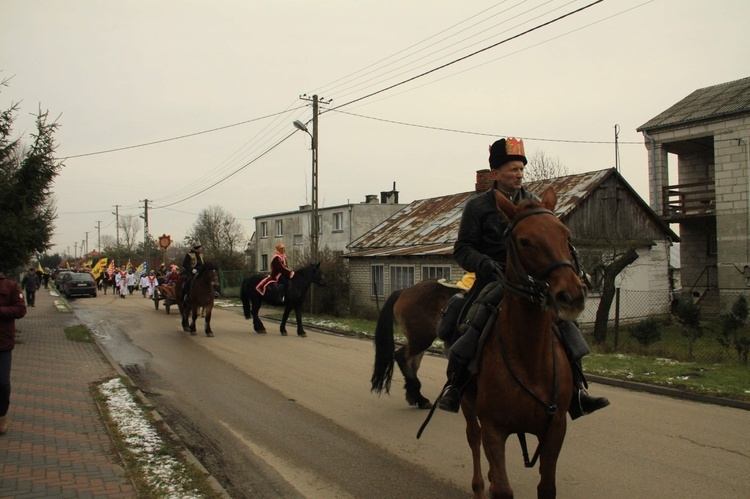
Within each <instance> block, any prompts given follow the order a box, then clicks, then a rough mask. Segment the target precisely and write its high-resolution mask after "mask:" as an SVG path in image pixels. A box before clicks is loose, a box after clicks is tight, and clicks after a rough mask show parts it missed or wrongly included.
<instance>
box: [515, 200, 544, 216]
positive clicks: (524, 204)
mask: <svg viewBox="0 0 750 499" xmlns="http://www.w3.org/2000/svg"><path fill="white" fill-rule="evenodd" d="M541 205H542V204H541V203H540V202H539V201H537V200H536V199H524V200H522V201H521V202H520V203H518V212H519V213H520V212H522V211H526V210H530V209H532V208H539V207H540V206H541Z"/></svg>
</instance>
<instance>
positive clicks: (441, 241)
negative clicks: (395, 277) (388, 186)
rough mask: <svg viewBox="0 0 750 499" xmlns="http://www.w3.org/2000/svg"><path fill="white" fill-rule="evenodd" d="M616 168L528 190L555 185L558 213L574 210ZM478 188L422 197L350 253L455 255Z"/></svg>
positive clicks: (540, 183)
mask: <svg viewBox="0 0 750 499" xmlns="http://www.w3.org/2000/svg"><path fill="white" fill-rule="evenodd" d="M615 173H616V172H615V170H614V169H613V168H610V169H607V170H599V171H594V172H588V173H579V174H576V175H566V176H564V177H558V178H554V179H547V180H540V181H537V182H531V183H529V184H528V185H527V186H526V190H527V191H528V192H532V193H534V194H537V195H538V196H541V195H542V193H543V192H544V191H545V190H546V189H547V188H548V187H552V188H554V189H555V192H556V193H557V205H556V207H555V214H556V215H557V216H558V217H559V218H561V219H563V218H565V217H566V216H567V215H568V214H570V212H572V211H573V210H574V209H575V208H576V207H577V206H578V205H579V204H580V203H581V202H582V201H583V200H584V199H585V198H586V197H588V195H589V194H590V193H591V192H593V190H594V189H595V188H596V186H598V185H599V184H600V183H601V182H602V181H603V180H604V179H605V178H606V177H607V176H609V175H613V174H615ZM475 194H476V193H475V192H473V191H472V192H462V193H460V194H453V195H448V196H440V197H436V198H429V199H420V200H418V201H414V202H412V203H410V204H409V205H408V206H406V207H405V208H404V209H402V210H400V211H398V212H397V213H395V214H394V215H393V216H391V217H390V218H388V219H386V220H385V221H384V222H383V223H381V224H380V225H378V226H377V227H375V228H373V229H372V230H371V231H370V232H368V233H366V234H364V235H363V236H362V237H360V238H359V239H357V240H355V241H354V242H352V243H351V244H350V245H349V248H350V249H351V252H350V253H347V254H346V255H345V256H346V257H347V258H349V257H375V256H378V257H382V256H391V257H394V256H428V255H452V254H453V243H454V242H455V241H456V236H457V235H458V226H459V224H460V222H461V213H462V212H463V209H464V205H465V204H466V201H468V200H469V199H470V198H471V197H472V196H474V195H475Z"/></svg>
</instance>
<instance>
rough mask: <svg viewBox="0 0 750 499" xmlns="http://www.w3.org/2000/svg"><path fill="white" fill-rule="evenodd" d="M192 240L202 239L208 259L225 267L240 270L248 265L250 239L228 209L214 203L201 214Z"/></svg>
mask: <svg viewBox="0 0 750 499" xmlns="http://www.w3.org/2000/svg"><path fill="white" fill-rule="evenodd" d="M188 239H189V241H200V242H201V244H202V245H203V254H204V255H205V258H206V259H209V260H212V261H214V262H216V263H217V264H218V265H219V267H220V268H221V269H223V270H232V269H234V270H237V269H241V268H243V266H244V253H243V251H244V250H245V244H246V242H247V238H246V236H245V230H244V229H243V228H242V225H241V224H240V223H239V222H237V220H236V219H235V218H234V217H233V216H232V215H230V214H229V213H227V212H226V211H225V210H224V208H222V207H221V206H217V205H211V206H209V207H208V208H206V209H204V210H202V211H201V212H200V213H199V214H198V220H196V222H195V224H193V227H192V228H191V229H190V232H189V233H188Z"/></svg>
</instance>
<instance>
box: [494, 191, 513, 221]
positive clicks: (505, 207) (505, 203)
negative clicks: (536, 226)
mask: <svg viewBox="0 0 750 499" xmlns="http://www.w3.org/2000/svg"><path fill="white" fill-rule="evenodd" d="M494 193H495V204H496V205H497V209H498V210H500V211H502V212H503V213H505V216H506V217H508V220H513V219H514V218H515V217H516V213H518V207H517V206H516V205H514V204H513V203H512V202H511V201H510V199H508V198H506V197H505V194H503V193H502V192H500V191H498V190H495V191H494Z"/></svg>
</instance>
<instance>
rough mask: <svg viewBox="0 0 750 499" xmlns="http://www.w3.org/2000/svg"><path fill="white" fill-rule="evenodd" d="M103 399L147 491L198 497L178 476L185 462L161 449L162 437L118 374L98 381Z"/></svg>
mask: <svg viewBox="0 0 750 499" xmlns="http://www.w3.org/2000/svg"><path fill="white" fill-rule="evenodd" d="M99 391H100V392H101V393H102V395H103V396H104V397H105V399H106V404H107V409H108V410H109V414H110V417H111V419H112V421H113V423H114V424H115V426H116V427H117V430H118V432H119V433H120V435H121V436H122V439H123V442H125V444H126V446H127V449H128V451H130V453H132V455H133V456H134V457H135V459H136V460H137V461H138V467H139V468H140V472H141V473H142V474H143V476H144V478H145V480H146V482H148V484H149V485H150V486H151V487H152V489H151V491H152V492H153V493H154V494H155V495H157V496H159V497H173V498H178V497H179V498H192V497H201V496H200V495H199V494H198V493H197V492H196V491H194V490H187V488H186V486H185V484H184V483H182V482H183V480H182V477H183V476H185V475H186V470H185V465H184V464H182V463H180V462H179V461H177V460H176V459H174V458H172V457H171V456H168V455H165V454H164V453H163V452H162V449H163V448H164V441H163V440H162V438H161V437H160V436H159V434H158V432H157V431H156V429H155V428H154V427H153V425H152V424H151V423H150V422H149V420H148V419H147V418H146V417H145V415H144V413H143V410H142V409H141V408H140V406H138V404H136V403H135V401H134V400H133V396H132V395H131V394H130V392H129V391H128V389H127V388H126V387H125V385H124V384H123V383H122V380H121V379H120V378H113V379H111V380H110V381H107V382H106V383H103V384H101V385H99Z"/></svg>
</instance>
